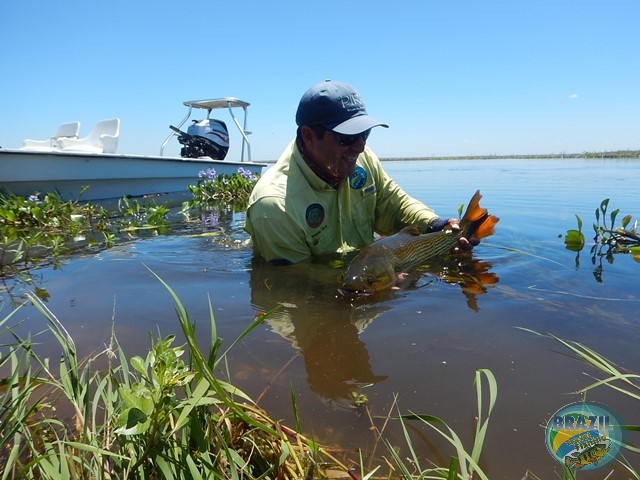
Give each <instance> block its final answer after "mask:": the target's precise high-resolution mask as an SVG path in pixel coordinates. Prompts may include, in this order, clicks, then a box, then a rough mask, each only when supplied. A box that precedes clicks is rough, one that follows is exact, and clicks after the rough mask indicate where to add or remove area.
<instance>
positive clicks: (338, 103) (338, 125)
mask: <svg viewBox="0 0 640 480" xmlns="http://www.w3.org/2000/svg"><path fill="white" fill-rule="evenodd" d="M296 124H298V126H299V127H301V126H303V125H308V126H314V125H322V126H323V127H325V128H326V129H328V130H333V131H334V132H337V133H342V134H344V135H357V134H358V133H362V132H364V131H366V130H369V129H370V128H373V127H385V128H388V127H389V125H386V124H384V123H380V122H378V121H377V120H376V119H375V118H373V117H370V116H369V115H367V110H366V109H365V108H364V101H363V100H362V98H361V97H360V94H359V93H358V92H356V90H355V88H353V87H352V86H351V85H349V84H348V83H343V82H338V81H334V80H325V81H324V82H320V83H318V84H316V85H314V86H313V87H311V88H310V89H309V90H307V91H306V92H305V93H304V95H302V98H301V99H300V103H299V104H298V111H297V112H296Z"/></svg>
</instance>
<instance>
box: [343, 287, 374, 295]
mask: <svg viewBox="0 0 640 480" xmlns="http://www.w3.org/2000/svg"><path fill="white" fill-rule="evenodd" d="M338 293H339V294H340V295H342V296H343V297H345V298H355V297H371V296H373V294H374V293H375V292H374V291H372V290H362V289H357V288H350V287H345V286H344V285H343V286H342V287H340V288H338Z"/></svg>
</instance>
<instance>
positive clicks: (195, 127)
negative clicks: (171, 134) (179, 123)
mask: <svg viewBox="0 0 640 480" xmlns="http://www.w3.org/2000/svg"><path fill="white" fill-rule="evenodd" d="M170 128H171V129H172V130H174V131H175V132H177V133H179V134H180V135H179V136H178V141H179V142H180V143H181V144H182V145H183V147H182V148H181V149H180V156H182V157H185V158H201V157H210V158H212V159H213V160H224V157H226V156H227V152H228V151H229V130H227V125H226V124H225V123H224V122H223V121H222V120H216V119H214V118H205V119H204V120H199V121H196V120H194V121H193V124H192V125H190V126H189V128H187V131H186V133H185V132H183V131H181V130H178V129H177V128H176V127H174V126H173V125H170Z"/></svg>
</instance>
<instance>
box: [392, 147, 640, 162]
mask: <svg viewBox="0 0 640 480" xmlns="http://www.w3.org/2000/svg"><path fill="white" fill-rule="evenodd" d="M548 158H640V150H612V151H607V152H582V153H549V154H537V155H461V156H455V155H453V156H437V155H435V156H427V157H385V158H381V159H380V160H382V161H383V162H384V161H394V160H395V161H397V160H401V161H414V160H496V159H507V160H524V159H540V160H544V159H548Z"/></svg>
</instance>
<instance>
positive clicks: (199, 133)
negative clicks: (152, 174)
mask: <svg viewBox="0 0 640 480" xmlns="http://www.w3.org/2000/svg"><path fill="white" fill-rule="evenodd" d="M183 104H184V105H185V106H186V107H188V108H189V111H188V112H187V115H186V116H185V117H184V118H183V119H182V121H181V122H180V124H179V125H178V126H177V127H174V126H173V125H170V126H169V128H171V130H172V132H171V133H170V134H169V136H168V137H167V138H166V140H165V141H164V142H163V143H162V145H161V146H160V156H163V155H164V147H165V146H166V145H167V143H168V142H169V140H171V138H172V137H173V136H175V135H177V136H178V141H179V142H180V143H181V144H182V145H183V147H182V149H181V151H180V155H181V156H182V157H191V158H201V157H211V158H213V159H215V160H223V159H224V157H225V156H226V154H227V151H228V150H229V132H228V130H227V126H226V124H225V122H223V121H222V120H217V119H215V118H210V117H211V111H212V110H216V109H225V108H226V109H227V110H228V111H229V115H231V119H232V120H233V123H235V125H236V128H237V129H238V131H239V132H240V135H241V136H242V153H241V156H240V161H241V162H244V161H245V149H246V151H247V159H246V161H249V162H250V161H251V145H250V143H249V135H250V134H251V132H250V131H248V130H247V109H248V107H249V105H250V104H249V103H248V102H245V101H242V100H238V99H237V98H233V97H226V98H217V99H213V100H190V101H187V102H183ZM194 108H197V109H202V110H206V111H207V117H206V118H205V119H202V120H192V124H191V125H189V127H188V128H187V131H186V132H183V131H182V130H180V128H181V127H182V126H183V125H184V124H185V122H186V121H187V120H189V118H190V117H191V113H192V111H193V109H194ZM234 108H242V110H243V112H244V115H243V122H242V125H240V122H239V121H238V119H237V118H236V116H235V115H234V113H233V109H234Z"/></svg>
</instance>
